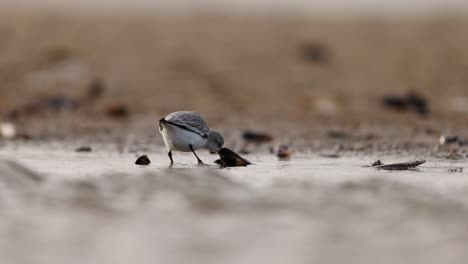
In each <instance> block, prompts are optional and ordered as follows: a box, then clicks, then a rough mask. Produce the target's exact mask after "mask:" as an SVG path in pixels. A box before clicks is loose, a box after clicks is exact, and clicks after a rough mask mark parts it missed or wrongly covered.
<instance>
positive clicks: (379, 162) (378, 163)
mask: <svg viewBox="0 0 468 264" xmlns="http://www.w3.org/2000/svg"><path fill="white" fill-rule="evenodd" d="M382 164H383V163H382V162H381V161H380V160H376V161H374V162H372V163H371V164H370V165H371V166H372V167H375V166H380V165H382Z"/></svg>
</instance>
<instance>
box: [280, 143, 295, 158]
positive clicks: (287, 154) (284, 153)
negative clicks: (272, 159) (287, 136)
mask: <svg viewBox="0 0 468 264" xmlns="http://www.w3.org/2000/svg"><path fill="white" fill-rule="evenodd" d="M291 155H292V151H291V149H290V148H289V147H288V146H286V145H280V146H279V148H278V153H276V156H277V157H278V158H280V159H289V158H291Z"/></svg>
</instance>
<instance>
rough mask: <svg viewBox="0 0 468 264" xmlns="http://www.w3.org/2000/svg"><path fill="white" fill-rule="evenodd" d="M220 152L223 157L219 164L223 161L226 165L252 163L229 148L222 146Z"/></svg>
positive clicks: (235, 165) (239, 165)
mask: <svg viewBox="0 0 468 264" xmlns="http://www.w3.org/2000/svg"><path fill="white" fill-rule="evenodd" d="M218 154H219V157H220V158H221V159H220V160H218V161H217V164H220V163H221V164H222V165H223V166H226V167H241V166H247V165H251V164H252V163H250V162H249V161H248V160H246V159H244V158H242V157H241V156H239V155H238V154H237V153H235V152H234V151H232V150H230V149H228V148H222V149H221V150H220V151H218Z"/></svg>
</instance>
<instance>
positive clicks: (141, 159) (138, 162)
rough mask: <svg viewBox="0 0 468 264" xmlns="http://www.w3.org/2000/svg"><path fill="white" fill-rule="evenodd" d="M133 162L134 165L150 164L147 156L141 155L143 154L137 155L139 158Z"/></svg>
mask: <svg viewBox="0 0 468 264" xmlns="http://www.w3.org/2000/svg"><path fill="white" fill-rule="evenodd" d="M135 164H136V165H142V166H147V165H150V164H151V161H150V159H149V158H148V156H146V155H143V156H141V157H139V158H138V159H137V160H136V161H135Z"/></svg>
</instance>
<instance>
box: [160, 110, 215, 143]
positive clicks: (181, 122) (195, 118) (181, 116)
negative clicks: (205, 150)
mask: <svg viewBox="0 0 468 264" xmlns="http://www.w3.org/2000/svg"><path fill="white" fill-rule="evenodd" d="M165 119H166V121H168V122H170V123H173V124H175V125H177V126H179V127H182V128H185V129H187V130H190V131H192V132H195V133H197V134H199V135H200V136H202V137H208V133H209V132H210V129H209V128H208V125H207V124H206V121H205V119H203V117H202V116H201V115H200V114H199V113H196V112H191V111H180V112H174V113H171V114H169V115H168V116H166V118H165Z"/></svg>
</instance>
